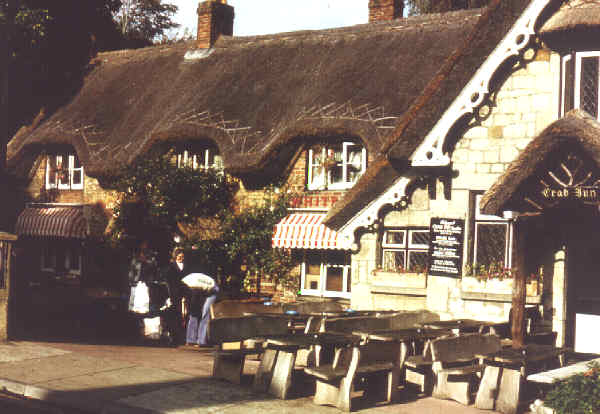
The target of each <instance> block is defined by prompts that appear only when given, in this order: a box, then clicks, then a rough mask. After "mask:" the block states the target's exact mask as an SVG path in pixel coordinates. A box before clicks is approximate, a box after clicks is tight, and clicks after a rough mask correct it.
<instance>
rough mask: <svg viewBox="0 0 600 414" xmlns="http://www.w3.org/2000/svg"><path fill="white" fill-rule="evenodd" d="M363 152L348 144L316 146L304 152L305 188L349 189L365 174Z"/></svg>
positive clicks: (357, 145)
mask: <svg viewBox="0 0 600 414" xmlns="http://www.w3.org/2000/svg"><path fill="white" fill-rule="evenodd" d="M366 167H367V151H366V149H365V148H364V147H363V146H362V145H361V144H357V143H355V142H351V141H344V142H341V143H335V144H317V145H313V146H312V147H311V148H309V150H308V185H307V187H308V189H309V190H343V189H348V188H351V187H352V186H353V185H354V183H355V182H356V181H357V180H358V179H359V178H360V176H361V175H362V174H363V173H364V172H365V169H366Z"/></svg>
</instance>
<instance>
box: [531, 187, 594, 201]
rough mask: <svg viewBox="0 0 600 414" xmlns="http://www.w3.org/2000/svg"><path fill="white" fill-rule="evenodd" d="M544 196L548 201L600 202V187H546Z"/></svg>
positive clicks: (543, 191)
mask: <svg viewBox="0 0 600 414" xmlns="http://www.w3.org/2000/svg"><path fill="white" fill-rule="evenodd" d="M542 196H543V197H544V198H545V199H546V200H580V201H600V187H596V186H583V185H581V186H576V187H561V188H552V187H544V188H543V189H542Z"/></svg>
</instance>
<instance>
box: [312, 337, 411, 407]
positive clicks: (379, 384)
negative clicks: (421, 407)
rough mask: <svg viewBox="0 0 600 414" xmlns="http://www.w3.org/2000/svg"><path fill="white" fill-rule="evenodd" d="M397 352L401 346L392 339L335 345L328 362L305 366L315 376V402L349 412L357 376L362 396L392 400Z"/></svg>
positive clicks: (396, 385)
mask: <svg viewBox="0 0 600 414" xmlns="http://www.w3.org/2000/svg"><path fill="white" fill-rule="evenodd" d="M399 353H400V348H399V347H398V346H397V344H394V343H391V342H368V343H366V344H361V345H356V346H353V347H346V348H338V349H337V350H336V353H335V357H334V359H333V362H332V363H331V364H325V365H321V366H319V367H314V368H305V369H304V372H306V373H307V374H308V375H311V376H313V377H315V379H316V391H315V396H314V399H313V401H314V403H315V404H318V405H333V406H335V407H337V408H339V409H340V410H342V411H351V410H352V399H351V393H352V392H353V390H354V387H355V385H357V380H358V379H359V378H361V379H363V381H362V382H361V389H363V390H364V396H365V397H367V398H369V399H373V400H384V401H386V402H388V403H389V402H391V401H392V400H393V399H394V398H395V395H396V393H397V390H398V384H399V378H398V377H399V375H398V374H399V369H398V368H399V364H400V361H399V360H400V355H399Z"/></svg>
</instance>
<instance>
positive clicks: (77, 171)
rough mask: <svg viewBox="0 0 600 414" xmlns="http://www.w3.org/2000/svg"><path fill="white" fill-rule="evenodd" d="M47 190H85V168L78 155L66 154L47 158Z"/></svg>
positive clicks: (52, 155)
mask: <svg viewBox="0 0 600 414" xmlns="http://www.w3.org/2000/svg"><path fill="white" fill-rule="evenodd" d="M46 189H48V190H49V189H59V190H82V189H83V166H82V165H81V163H80V162H79V158H78V157H77V155H75V154H69V153H64V154H51V155H48V156H47V157H46Z"/></svg>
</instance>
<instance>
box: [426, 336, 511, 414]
mask: <svg viewBox="0 0 600 414" xmlns="http://www.w3.org/2000/svg"><path fill="white" fill-rule="evenodd" d="M500 349H501V345H500V337H499V336H496V335H482V334H479V333H475V334H463V335H458V336H452V337H446V338H438V339H434V340H432V341H431V358H432V360H433V364H432V370H433V372H434V374H435V377H436V381H435V385H434V389H433V396H434V397H436V398H442V399H453V400H455V401H458V402H460V403H461V404H464V405H468V404H470V403H471V394H472V387H473V384H474V382H475V381H476V380H477V377H476V375H475V374H477V373H480V372H482V371H483V369H484V365H483V364H482V363H481V362H480V361H479V359H478V356H477V355H478V354H480V353H486V354H490V353H494V352H497V351H499V350H500Z"/></svg>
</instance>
